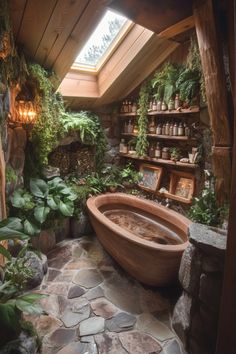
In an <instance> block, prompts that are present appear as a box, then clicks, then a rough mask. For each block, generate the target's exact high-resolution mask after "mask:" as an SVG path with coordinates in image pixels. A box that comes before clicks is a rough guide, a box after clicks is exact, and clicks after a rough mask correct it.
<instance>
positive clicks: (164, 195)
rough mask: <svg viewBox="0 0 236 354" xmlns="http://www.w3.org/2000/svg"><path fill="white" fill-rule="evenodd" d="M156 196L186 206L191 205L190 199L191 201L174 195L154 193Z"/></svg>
mask: <svg viewBox="0 0 236 354" xmlns="http://www.w3.org/2000/svg"><path fill="white" fill-rule="evenodd" d="M156 194H157V195H158V196H160V197H162V198H163V197H164V198H169V199H173V200H176V201H178V202H181V203H186V204H191V203H192V198H191V199H187V198H183V197H180V196H178V195H175V194H172V193H169V192H165V193H160V192H156Z"/></svg>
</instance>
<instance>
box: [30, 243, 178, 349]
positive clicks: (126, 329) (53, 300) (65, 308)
mask: <svg viewBox="0 0 236 354" xmlns="http://www.w3.org/2000/svg"><path fill="white" fill-rule="evenodd" d="M48 265H49V269H48V273H47V275H46V276H45V278H44V281H43V283H42V284H41V287H40V289H39V292H40V293H44V294H48V296H47V297H46V298H44V299H43V300H42V306H43V308H44V309H45V311H46V312H47V313H48V315H42V316H40V317H32V316H31V317H28V319H30V320H31V321H32V322H33V323H34V324H35V326H36V329H37V331H38V333H39V335H40V337H41V338H42V349H41V353H42V354H53V353H58V354H157V353H160V354H181V353H182V351H181V349H180V348H181V346H180V344H179V342H178V338H177V337H176V335H175V333H174V332H173V330H172V328H171V324H170V311H171V308H172V305H173V304H172V299H171V297H170V294H168V295H166V294H164V293H163V292H162V294H161V292H160V290H159V291H158V290H157V289H153V288H149V287H146V286H145V287H144V286H142V285H141V284H140V283H138V282H136V281H135V280H134V279H132V278H130V277H129V276H127V274H125V272H124V271H123V270H122V269H121V268H120V267H119V266H118V265H117V264H116V263H115V262H114V261H113V260H112V259H111V258H110V256H109V255H107V253H106V252H105V251H104V250H103V248H102V247H101V246H100V244H99V242H98V241H97V239H96V237H92V236H91V237H88V236H86V237H82V238H80V239H78V240H66V241H63V242H61V243H60V244H58V245H57V247H56V248H55V249H54V250H53V251H52V252H50V253H49V254H48Z"/></svg>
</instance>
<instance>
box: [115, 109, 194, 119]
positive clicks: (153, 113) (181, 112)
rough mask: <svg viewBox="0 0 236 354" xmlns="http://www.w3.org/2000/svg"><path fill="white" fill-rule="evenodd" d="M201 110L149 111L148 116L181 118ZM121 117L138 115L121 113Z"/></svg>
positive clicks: (136, 114) (135, 114)
mask: <svg viewBox="0 0 236 354" xmlns="http://www.w3.org/2000/svg"><path fill="white" fill-rule="evenodd" d="M199 112H200V109H199V107H194V108H191V109H190V108H185V109H184V108H182V109H181V110H178V111H177V110H173V111H168V110H167V111H149V112H148V116H165V115H175V116H181V115H185V114H193V113H199ZM118 116H119V117H137V116H138V113H119V114H118Z"/></svg>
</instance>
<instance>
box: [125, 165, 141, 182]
mask: <svg viewBox="0 0 236 354" xmlns="http://www.w3.org/2000/svg"><path fill="white" fill-rule="evenodd" d="M141 177H142V175H141V173H140V172H138V171H136V170H135V169H134V167H133V165H132V163H128V164H127V165H126V166H125V167H124V168H123V169H121V171H120V178H121V182H122V183H124V182H128V183H130V184H136V183H138V182H139V181H140V179H141Z"/></svg>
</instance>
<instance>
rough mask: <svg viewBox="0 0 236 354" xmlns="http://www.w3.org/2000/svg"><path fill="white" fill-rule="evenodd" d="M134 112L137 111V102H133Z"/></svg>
mask: <svg viewBox="0 0 236 354" xmlns="http://www.w3.org/2000/svg"><path fill="white" fill-rule="evenodd" d="M132 113H137V103H136V102H133V104H132Z"/></svg>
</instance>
